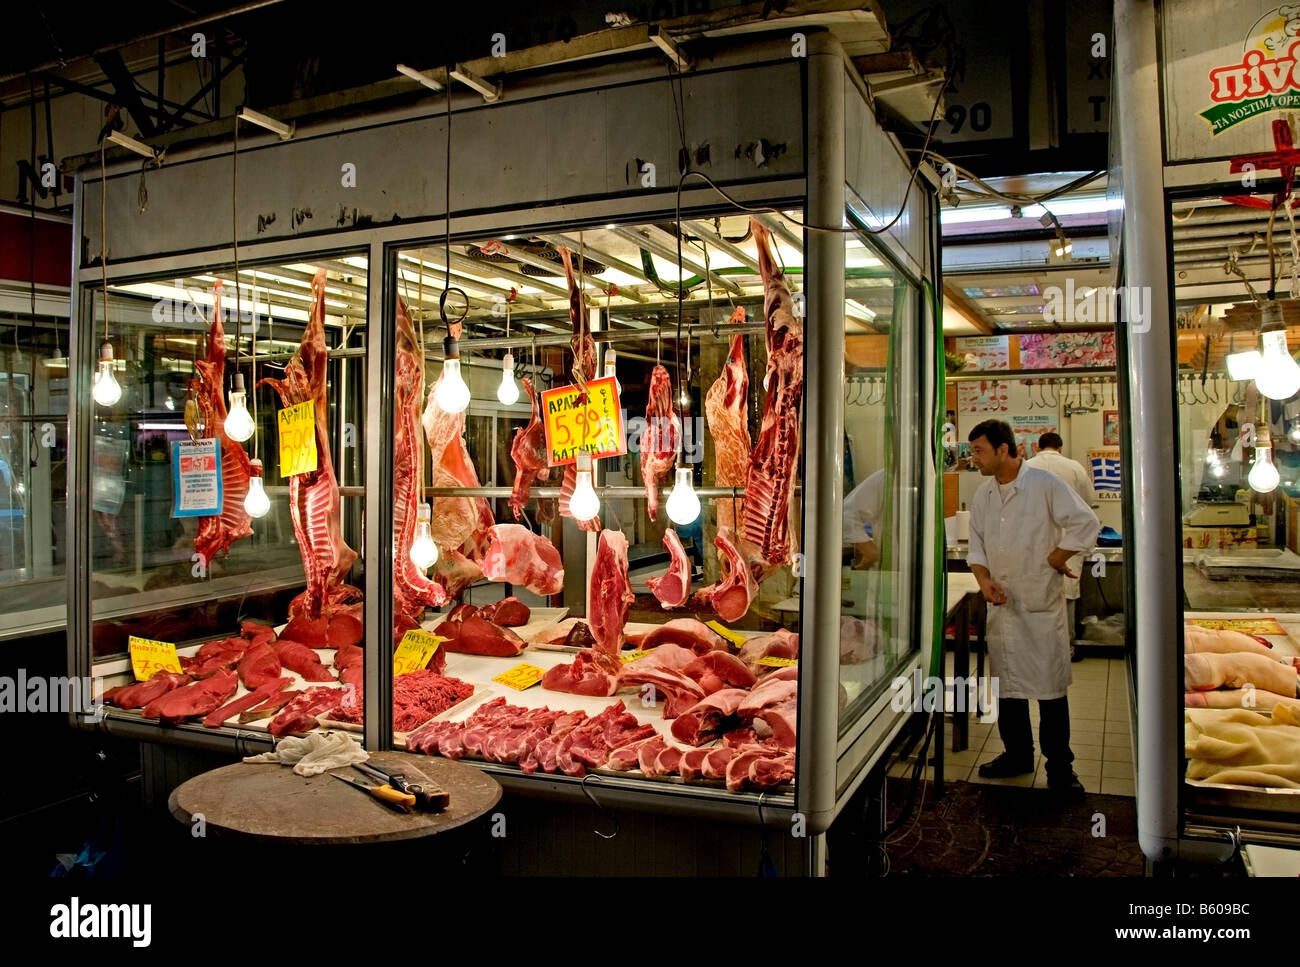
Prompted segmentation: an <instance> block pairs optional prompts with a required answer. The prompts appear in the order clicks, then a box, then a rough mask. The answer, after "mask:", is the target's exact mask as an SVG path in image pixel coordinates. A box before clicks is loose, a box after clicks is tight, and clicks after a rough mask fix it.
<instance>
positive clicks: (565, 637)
mask: <svg viewBox="0 0 1300 967" xmlns="http://www.w3.org/2000/svg"><path fill="white" fill-rule="evenodd" d="M546 644H548V645H564V646H565V647H567V648H591V647H592V646H593V645H595V644H596V639H595V638H593V637H592V636H591V628H590V627H589V626H588V625H587V623H586V622H585V621H580V620H578V619H577V618H570V619H567V620H565V621H561V622H560V623H559V624H558V625H556V630H554V631H552V632H550V633H549V634H548V637H547V638H546Z"/></svg>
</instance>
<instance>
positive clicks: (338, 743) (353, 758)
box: [244, 732, 370, 776]
mask: <svg viewBox="0 0 1300 967" xmlns="http://www.w3.org/2000/svg"><path fill="white" fill-rule="evenodd" d="M369 758H370V753H368V752H367V751H366V750H365V749H363V748H361V746H360V745H359V744H357V741H356V740H355V739H353V738H352V736H350V735H348V734H347V733H346V732H312V733H310V734H309V735H305V736H303V737H302V738H298V737H297V736H289V737H288V738H286V739H281V740H280V742H279V744H277V745H276V747H275V751H274V752H263V753H262V754H261V755H250V756H247V757H246V758H245V759H244V761H245V762H278V763H280V764H281V765H285V766H293V771H294V772H296V773H297V774H298V775H300V776H318V775H320V774H321V773H322V772H329V770H331V769H338V768H339V767H341V766H350V765H355V764H356V763H358V762H365V761H366V760H367V759H369Z"/></svg>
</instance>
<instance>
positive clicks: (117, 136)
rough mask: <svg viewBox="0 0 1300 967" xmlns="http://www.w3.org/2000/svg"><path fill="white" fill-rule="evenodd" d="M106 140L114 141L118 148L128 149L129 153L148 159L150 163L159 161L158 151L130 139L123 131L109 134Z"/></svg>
mask: <svg viewBox="0 0 1300 967" xmlns="http://www.w3.org/2000/svg"><path fill="white" fill-rule="evenodd" d="M106 140H108V141H112V142H113V143H114V144H115V145H117V146H118V147H121V148H126V149H127V150H128V151H134V152H135V153H136V154H138V155H140V156H141V157H143V158H148V159H149V160H150V161H157V160H158V152H157V151H155V150H154V149H153V148H151V147H149V145H147V144H145V143H144V142H143V141H137V140H136V139H135V138H132V137H128V136H127V135H125V134H123V133H122V132H121V131H110V132H108V137H107V138H106Z"/></svg>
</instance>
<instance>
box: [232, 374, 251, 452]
mask: <svg viewBox="0 0 1300 967" xmlns="http://www.w3.org/2000/svg"><path fill="white" fill-rule="evenodd" d="M247 395H248V393H247V392H246V391H245V390H244V374H243V373H236V374H235V385H234V387H233V388H232V389H231V391H230V412H229V413H227V414H226V436H228V437H230V439H232V440H236V441H238V442H239V443H243V442H244V441H245V440H247V439H248V438H249V437H251V436H252V435H253V431H254V430H255V429H257V427H256V426H255V425H254V424H253V417H252V414H250V413H249V412H248V405H247V404H246V403H245V402H244V398H245V397H246V396H247Z"/></svg>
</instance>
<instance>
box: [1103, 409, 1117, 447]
mask: <svg viewBox="0 0 1300 967" xmlns="http://www.w3.org/2000/svg"><path fill="white" fill-rule="evenodd" d="M1101 442H1102V446H1107V447H1117V446H1119V410H1102V411H1101Z"/></svg>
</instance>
